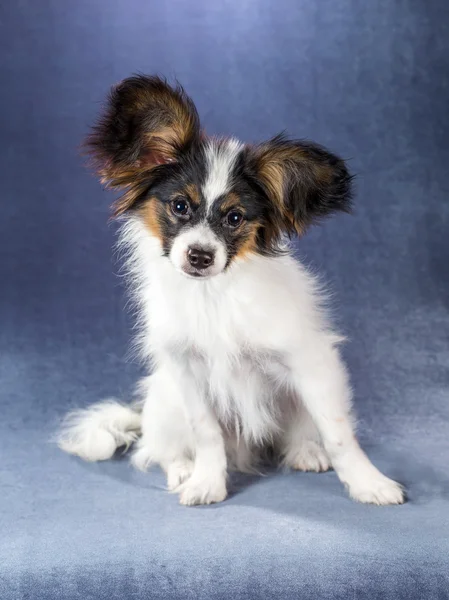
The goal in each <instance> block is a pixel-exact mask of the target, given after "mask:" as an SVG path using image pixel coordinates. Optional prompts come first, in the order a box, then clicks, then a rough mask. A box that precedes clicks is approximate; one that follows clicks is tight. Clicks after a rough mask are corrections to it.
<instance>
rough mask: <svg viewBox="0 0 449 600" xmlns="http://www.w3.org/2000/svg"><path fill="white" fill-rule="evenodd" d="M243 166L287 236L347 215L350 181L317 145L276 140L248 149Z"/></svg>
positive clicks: (339, 163)
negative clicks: (334, 215)
mask: <svg viewBox="0 0 449 600" xmlns="http://www.w3.org/2000/svg"><path fill="white" fill-rule="evenodd" d="M247 164H248V165H249V170H250V173H252V176H253V177H255V178H256V180H257V182H258V183H259V184H260V185H261V186H262V188H263V189H264V191H265V193H266V194H267V196H268V198H269V199H270V201H271V202H272V203H273V207H274V209H275V212H276V214H277V221H278V223H281V225H280V228H281V229H284V231H287V232H288V233H298V234H300V233H302V232H303V231H304V230H305V229H306V227H307V226H308V225H310V224H311V223H313V222H314V221H317V220H319V219H320V218H322V217H325V216H327V215H329V214H331V213H333V212H336V211H343V212H350V209H351V179H352V177H351V175H350V174H349V172H348V170H347V168H346V166H345V163H344V161H343V160H342V159H340V158H338V157H337V156H335V155H334V154H331V153H330V152H328V151H327V150H326V149H324V148H322V147H321V146H318V145H317V144H312V143H310V142H305V141H290V140H287V139H286V138H285V137H284V136H277V137H275V138H273V139H272V140H270V141H269V142H266V143H263V144H260V145H258V146H254V147H250V148H249V149H248V162H247Z"/></svg>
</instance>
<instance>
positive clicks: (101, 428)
mask: <svg viewBox="0 0 449 600" xmlns="http://www.w3.org/2000/svg"><path fill="white" fill-rule="evenodd" d="M140 425H141V415H140V412H139V410H138V408H137V407H131V406H125V405H123V404H120V403H119V402H117V401H116V400H105V401H103V402H99V403H98V404H94V405H92V406H90V407H89V408H86V409H81V410H76V411H73V412H71V413H69V414H68V415H67V417H66V418H65V419H64V421H63V424H62V428H61V431H60V433H59V434H58V436H57V443H58V446H59V447H60V448H61V449H62V450H64V451H65V452H69V453H70V454H75V455H76V456H80V457H81V458H84V460H89V461H96V460H107V459H108V458H111V457H112V456H113V454H114V452H115V451H116V450H117V448H120V446H126V449H128V447H129V446H130V445H131V444H132V443H133V442H135V441H136V440H137V438H138V437H139V434H140Z"/></svg>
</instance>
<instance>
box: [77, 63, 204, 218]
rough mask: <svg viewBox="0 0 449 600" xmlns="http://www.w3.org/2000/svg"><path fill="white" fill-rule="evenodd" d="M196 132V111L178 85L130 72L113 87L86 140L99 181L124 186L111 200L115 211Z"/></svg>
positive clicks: (195, 137) (127, 203) (120, 210)
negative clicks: (170, 84) (118, 194)
mask: <svg viewBox="0 0 449 600" xmlns="http://www.w3.org/2000/svg"><path fill="white" fill-rule="evenodd" d="M199 136H200V124H199V118H198V113H197V111H196V108H195V105H194V104H193V102H192V100H191V99H190V98H189V97H188V96H187V95H186V93H185V92H184V90H183V89H182V88H181V87H180V86H179V85H178V86H177V87H174V88H173V87H170V86H169V85H168V84H167V83H166V81H164V80H163V79H160V78H159V77H148V76H145V75H136V76H134V77H130V78H128V79H125V80H124V81H122V82H121V83H120V84H118V85H117V86H115V87H114V88H113V89H112V90H111V92H110V94H109V98H108V101H107V106H106V109H105V112H104V114H103V116H102V117H101V118H100V120H99V122H98V124H97V125H96V126H95V127H94V128H93V130H92V133H91V134H90V135H89V137H88V138H87V140H86V148H87V151H88V153H89V154H90V155H91V156H92V157H93V163H94V165H95V168H96V171H97V172H98V174H99V176H100V179H101V182H102V183H103V184H105V185H106V186H107V187H110V188H114V189H126V188H128V191H127V192H126V193H125V195H124V196H123V197H122V198H121V199H120V200H119V201H118V202H117V204H116V210H115V214H116V215H118V214H121V213H123V212H124V211H125V210H127V209H128V208H130V207H131V206H133V204H134V203H135V202H136V201H137V199H138V198H139V196H140V194H141V190H142V187H141V183H142V181H143V180H145V181H150V180H151V176H152V172H153V171H154V170H155V169H156V167H159V166H161V165H166V164H169V163H174V162H176V161H177V160H178V159H179V157H180V155H181V154H182V153H183V152H185V151H186V150H188V148H189V147H190V146H191V145H192V144H193V143H195V142H196V141H197V140H198V139H199Z"/></svg>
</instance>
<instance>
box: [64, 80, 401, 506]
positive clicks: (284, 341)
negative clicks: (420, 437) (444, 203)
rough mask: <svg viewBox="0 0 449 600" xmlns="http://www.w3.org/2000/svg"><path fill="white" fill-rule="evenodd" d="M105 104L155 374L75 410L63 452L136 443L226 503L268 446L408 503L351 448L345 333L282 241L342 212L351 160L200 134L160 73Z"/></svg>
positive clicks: (142, 327)
mask: <svg viewBox="0 0 449 600" xmlns="http://www.w3.org/2000/svg"><path fill="white" fill-rule="evenodd" d="M111 102H112V106H111V107H109V112H107V113H106V116H105V117H104V118H103V120H102V121H101V124H100V127H99V128H97V129H96V130H95V132H94V136H93V138H92V139H91V141H90V143H91V146H92V147H93V148H94V150H95V149H100V150H97V158H98V160H100V161H101V165H102V166H101V168H100V174H101V176H102V177H108V178H109V179H115V180H117V179H120V181H124V182H125V184H124V185H125V187H126V185H127V186H128V187H129V189H131V190H132V189H134V190H138V193H137V192H135V193H134V192H133V193H132V194H128V195H127V196H126V195H125V200H124V201H123V202H122V204H121V209H120V211H119V212H121V213H123V216H122V217H121V218H122V220H123V223H122V227H121V230H120V237H119V243H118V247H119V250H120V251H121V252H122V254H123V256H124V262H125V269H126V273H127V277H128V281H129V285H130V290H131V295H132V299H133V301H134V304H135V306H136V308H137V314H138V326H139V331H140V333H139V335H138V336H137V339H138V346H137V347H138V352H139V354H140V356H141V357H142V359H143V361H144V362H145V363H146V366H147V368H148V370H149V371H150V372H151V375H150V376H148V377H146V378H145V379H144V380H143V381H142V382H141V384H140V388H139V397H140V404H139V405H138V406H136V405H132V406H125V405H121V404H119V403H117V402H112V401H107V402H103V403H100V404H98V405H94V406H93V407H90V408H88V409H87V410H85V411H77V412H75V413H73V414H71V415H69V417H68V419H67V420H66V422H65V424H64V427H63V429H62V432H61V435H60V438H59V444H60V446H61V448H62V449H63V450H65V451H67V452H71V453H72V454H76V455H78V456H80V457H82V458H84V459H86V460H104V459H107V458H109V457H111V456H112V455H113V453H114V452H115V451H116V449H117V448H119V447H121V446H123V447H125V449H126V448H128V447H129V446H130V445H131V444H132V443H134V442H136V443H135V448H134V452H133V456H132V462H133V464H134V465H135V466H136V467H137V468H139V469H142V470H146V469H147V468H148V467H150V466H151V465H152V464H159V465H161V467H162V468H163V469H164V470H165V471H166V473H167V484H168V488H169V489H170V490H171V491H175V492H176V493H178V494H179V497H180V502H181V503H182V504H186V505H190V504H203V503H206V504H207V503H211V502H219V501H222V500H224V499H225V498H226V495H227V473H228V471H229V469H231V468H236V469H239V470H242V471H248V470H251V469H256V468H257V465H258V461H259V459H260V457H261V455H262V454H263V453H264V452H265V451H266V449H267V447H270V448H272V450H273V451H274V455H275V456H276V457H277V459H278V461H279V463H280V464H283V465H285V466H287V467H291V468H294V469H298V470H304V471H307V470H312V471H324V470H327V469H329V468H330V467H331V466H332V467H333V468H334V469H335V471H336V473H337V475H338V477H339V478H340V480H341V481H342V482H343V483H344V484H345V485H346V486H347V488H348V490H349V493H350V495H351V496H352V497H353V498H354V499H356V500H359V501H361V502H372V503H375V504H398V503H401V502H403V500H404V494H403V490H402V488H401V486H400V485H399V484H397V483H396V482H394V481H392V480H390V479H388V478H387V477H386V476H385V475H383V474H382V473H380V472H379V471H378V470H377V469H376V467H374V466H373V465H372V463H371V462H370V461H369V459H368V458H367V456H366V455H365V454H364V452H363V451H362V450H361V448H360V446H359V444H358V443H357V440H356V438H355V435H354V419H353V417H352V408H351V404H352V394H351V388H350V385H349V379H348V375H347V372H346V368H345V366H344V364H343V363H342V361H341V359H340V355H339V349H338V346H339V344H340V343H341V342H342V340H343V338H342V336H341V335H340V334H339V333H338V332H336V331H335V330H334V328H333V327H332V325H331V323H330V320H329V318H328V314H327V311H326V308H325V304H326V303H325V296H324V293H323V291H322V287H321V286H320V285H319V283H318V281H317V279H316V277H315V276H313V275H312V274H311V273H310V272H309V271H308V270H307V269H306V268H305V267H304V266H303V265H302V264H301V263H300V262H299V261H297V260H296V259H295V258H294V257H293V254H292V252H291V250H290V247H289V244H288V242H287V241H285V239H284V238H283V236H284V235H285V234H287V233H291V232H292V231H293V230H294V231H302V229H303V228H304V227H306V226H307V225H308V224H309V223H310V222H311V221H313V220H314V219H319V218H321V217H322V216H324V215H327V214H329V213H330V212H333V211H336V210H340V211H341V210H347V209H348V208H349V206H350V198H351V193H350V176H349V174H348V172H347V169H346V167H345V165H344V163H343V161H341V160H340V159H338V157H336V156H334V155H332V154H330V153H328V152H327V151H326V150H324V149H323V148H321V147H319V146H317V145H313V144H305V143H299V142H295V143H290V142H288V141H287V140H286V139H285V138H275V139H274V140H271V141H270V142H267V143H266V144H263V145H259V146H256V147H249V146H245V145H243V144H240V143H239V142H236V141H235V140H228V141H226V140H213V139H211V140H206V141H204V140H202V139H201V138H200V136H199V132H198V122H197V115H196V112H195V110H194V107H193V104H192V103H191V101H190V99H188V98H187V97H186V96H185V94H184V93H182V94H181V92H180V90H179V89H178V88H177V89H174V90H173V89H171V88H170V87H169V86H167V84H166V83H164V82H162V81H161V80H158V79H155V78H139V79H138V80H137V82H136V80H135V79H130V80H128V81H127V82H125V83H124V84H121V86H119V88H117V90H115V92H114V94H113V98H112V100H111ZM136 106H137V107H138V109H136V108H135V107H136ZM121 111H124V114H123V115H122V114H121ZM117 115H118V117H120V118H119V120H118V121H117V122H118V123H119V124H120V128H119V131H118V130H117V127H116V120H115V119H117V118H118V117H117ZM130 122H131V123H133V127H130ZM133 135H134V136H137V137H136V139H133V137H132V136H133ZM137 138H138V139H137ZM155 140H156V141H155ZM167 140H168V141H167ZM173 140H177V142H176V144H174V142H173ZM106 142H107V143H106ZM128 142H129V143H130V144H131V145H130V147H123V146H122V145H123V144H126V143H128ZM169 143H170V144H171V145H170V155H169V158H167V156H168V155H167V152H168V151H167V148H168V146H167V144H169ZM108 148H111V149H113V152H112V150H111V151H110V152H109V151H108ZM145 161H146V162H145ZM149 161H150V163H151V164H149ZM164 161H165V162H164ZM143 162H145V164H143ZM161 165H162V166H161ZM148 169H150V170H151V175H150V176H149V177H148V178H147V177H146V175H145V174H146V172H147V170H148ZM155 173H157V177H155V176H154V174H155ZM136 182H137V183H136ZM136 186H137V187H136ZM281 239H284V241H282V242H281ZM192 250H194V254H195V258H193V255H191V252H192ZM206 254H207V256H208V257H209V258H208V261H207V263H204V264H199V263H198V260H197V259H198V256H200V257H201V256H202V255H203V256H204V255H206Z"/></svg>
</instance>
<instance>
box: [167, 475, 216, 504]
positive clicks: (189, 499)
mask: <svg viewBox="0 0 449 600" xmlns="http://www.w3.org/2000/svg"><path fill="white" fill-rule="evenodd" d="M176 491H177V492H178V493H179V502H180V503H181V504H184V505H185V506H195V505H197V504H214V503H215V502H222V501H223V500H224V499H225V498H226V496H227V490H226V479H225V477H223V476H216V475H215V476H201V477H198V476H196V475H195V474H193V475H192V476H191V477H190V479H187V481H185V482H184V483H182V484H181V485H180V486H179V487H178V488H177V490H176Z"/></svg>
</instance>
